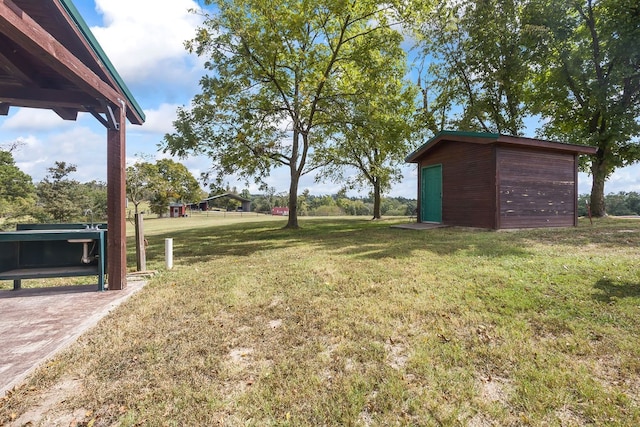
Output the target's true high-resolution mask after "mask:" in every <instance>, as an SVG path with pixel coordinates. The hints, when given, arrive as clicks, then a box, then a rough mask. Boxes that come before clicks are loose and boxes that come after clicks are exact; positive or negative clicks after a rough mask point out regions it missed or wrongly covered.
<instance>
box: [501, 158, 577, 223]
mask: <svg viewBox="0 0 640 427" xmlns="http://www.w3.org/2000/svg"><path fill="white" fill-rule="evenodd" d="M496 154H497V176H498V177H499V178H498V198H499V200H498V207H499V218H498V221H499V223H498V227H497V228H527V227H545V226H546V227H549V226H551V227H562V226H572V225H574V222H575V212H576V205H575V203H576V202H575V200H576V194H575V185H576V181H575V168H576V164H575V154H573V153H557V152H547V151H533V150H531V149H522V148H513V147H503V146H498V147H497V152H496Z"/></svg>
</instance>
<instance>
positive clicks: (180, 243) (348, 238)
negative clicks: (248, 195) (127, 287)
mask: <svg viewBox="0 0 640 427" xmlns="http://www.w3.org/2000/svg"><path fill="white" fill-rule="evenodd" d="M392 224H393V223H392V222H384V221H370V220H364V219H363V220H357V219H349V220H339V219H336V220H331V219H327V220H313V221H306V222H304V223H303V224H302V228H301V229H298V230H287V229H282V228H274V223H273V222H255V223H251V224H233V225H227V226H213V227H202V228H197V229H188V230H180V231H175V232H170V233H163V234H157V235H153V236H148V240H149V243H150V246H149V247H148V249H147V258H148V259H153V258H156V259H162V258H163V257H164V239H165V238H173V239H174V242H173V249H174V257H176V259H180V263H182V264H187V265H188V264H194V263H199V262H206V261H208V260H210V259H214V258H219V257H222V256H247V257H249V256H252V255H254V254H256V253H258V252H264V251H273V250H278V249H285V248H291V247H296V246H300V247H302V246H311V247H312V248H313V247H317V248H318V250H323V251H327V252H329V253H335V254H340V255H347V256H351V257H356V258H365V259H384V258H405V257H411V256H414V254H415V253H416V252H417V251H425V250H427V251H430V252H432V253H435V254H437V255H442V256H444V255H451V254H454V253H458V252H461V251H464V252H465V254H466V255H468V256H485V257H506V256H511V257H513V256H516V257H527V256H529V255H530V254H529V252H528V251H527V250H526V242H525V241H523V240H522V239H514V236H513V235H504V234H499V233H491V232H486V231H469V230H461V229H434V230H420V231H416V230H402V229H397V228H391V227H390V225H392Z"/></svg>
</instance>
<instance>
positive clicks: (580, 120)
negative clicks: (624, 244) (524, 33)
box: [527, 0, 640, 216]
mask: <svg viewBox="0 0 640 427" xmlns="http://www.w3.org/2000/svg"><path fill="white" fill-rule="evenodd" d="M527 12H528V20H529V22H530V23H531V25H532V26H533V27H534V28H536V29H537V34H538V39H537V40H538V49H537V53H538V54H537V57H538V59H539V61H538V62H537V65H536V69H535V71H536V76H537V77H536V79H535V81H534V87H533V91H532V100H533V101H532V104H533V108H534V111H535V112H537V113H539V114H540V115H541V116H542V117H544V118H545V119H546V124H545V125H544V126H543V129H542V134H543V135H545V136H548V137H552V138H555V139H558V140H561V141H566V142H574V143H586V144H589V145H592V146H594V147H598V151H597V153H596V154H595V156H592V157H591V158H590V159H589V160H588V161H589V163H590V164H588V165H585V168H588V171H589V172H590V173H591V175H592V187H591V212H592V214H593V215H594V216H603V215H605V214H606V210H605V198H604V185H605V182H606V180H607V179H608V177H609V176H611V174H612V173H613V171H614V170H615V169H616V168H618V167H622V166H626V165H629V164H631V163H633V162H636V161H638V160H639V159H640V144H639V143H638V138H639V137H640V120H639V117H640V44H639V43H638V40H640V7H639V6H638V3H637V1H636V0H599V1H593V0H582V1H578V0H576V1H572V2H564V1H556V0H536V1H532V2H531V4H530V6H529V7H528V9H527Z"/></svg>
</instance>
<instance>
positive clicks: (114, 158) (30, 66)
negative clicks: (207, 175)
mask: <svg viewBox="0 0 640 427" xmlns="http://www.w3.org/2000/svg"><path fill="white" fill-rule="evenodd" d="M12 107H28V108H45V109H50V110H53V111H54V112H55V113H56V114H58V115H59V116H60V117H61V118H62V119H64V120H76V118H77V117H78V113H79V112H88V113H90V114H91V115H93V116H94V117H95V118H96V119H97V120H98V121H99V122H100V123H102V124H103V125H104V127H105V128H106V130H107V132H106V144H105V146H106V147H105V150H106V152H107V165H106V168H107V187H108V188H107V192H108V196H107V216H108V228H109V234H108V238H107V252H108V254H109V259H108V265H107V271H108V275H109V289H110V290H112V289H122V288H123V287H124V286H125V285H126V272H127V268H126V243H125V242H126V221H125V215H124V214H125V200H126V198H125V160H126V158H125V157H126V156H125V133H126V132H125V127H126V121H127V120H128V121H129V122H130V123H132V124H137V125H141V124H142V123H143V122H144V120H145V116H144V112H143V111H142V108H140V106H139V105H138V103H137V102H136V100H135V99H134V98H133V96H132V95H131V92H129V89H128V88H127V86H126V85H125V83H124V81H123V80H122V78H121V77H120V75H119V74H118V72H117V71H116V69H115V68H114V67H113V64H111V62H110V61H109V58H107V56H106V55H105V53H104V51H103V50H102V48H101V47H100V45H99V44H98V42H97V40H96V39H95V37H94V36H93V34H92V33H91V31H90V29H89V27H88V26H87V24H86V23H85V21H84V20H83V19H82V16H80V13H79V12H78V10H77V9H76V8H75V6H74V5H73V3H72V1H71V0H38V1H34V0H2V1H0V116H2V115H7V114H8V113H9V109H10V108H12Z"/></svg>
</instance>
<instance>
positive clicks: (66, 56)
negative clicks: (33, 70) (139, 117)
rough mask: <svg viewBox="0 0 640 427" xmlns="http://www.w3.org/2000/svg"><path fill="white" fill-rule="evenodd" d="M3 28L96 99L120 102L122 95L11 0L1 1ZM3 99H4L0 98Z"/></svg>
mask: <svg viewBox="0 0 640 427" xmlns="http://www.w3.org/2000/svg"><path fill="white" fill-rule="evenodd" d="M0 30H2V32H4V33H5V34H6V35H7V36H8V37H9V38H10V39H11V40H12V41H13V42H14V43H16V44H17V45H19V46H20V47H22V48H23V49H25V50H27V51H29V52H32V53H33V54H34V55H35V56H37V57H38V59H39V60H40V61H42V62H43V63H44V64H46V65H47V66H49V67H50V68H51V69H53V70H55V71H56V72H58V73H60V75H62V76H64V77H65V78H67V79H68V80H69V81H71V82H73V83H74V84H76V85H77V86H78V87H79V88H81V89H82V90H83V91H86V92H87V93H89V94H93V95H94V96H95V98H103V99H107V100H108V101H109V102H111V103H112V104H113V105H120V103H121V102H122V96H121V95H120V94H119V93H118V92H117V91H116V90H115V89H113V88H112V87H111V86H109V85H108V84H107V83H105V82H104V81H103V80H102V79H100V77H98V76H97V75H96V74H95V73H94V72H93V71H92V70H91V69H90V68H89V67H87V66H86V65H85V64H83V63H82V61H80V60H79V59H78V58H76V57H75V56H74V55H73V54H72V53H71V52H69V50H67V49H66V48H65V47H64V46H63V45H62V44H61V43H60V42H58V41H57V40H56V39H55V38H53V36H52V35H51V34H49V33H48V32H47V31H46V30H45V29H43V28H42V27H41V26H40V25H39V24H38V23H37V22H35V21H34V20H33V19H32V18H31V17H30V16H29V15H27V14H26V13H25V12H23V11H22V10H21V9H20V8H19V7H18V6H16V5H15V3H13V2H12V1H10V0H0ZM0 101H4V100H3V99H2V98H0Z"/></svg>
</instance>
